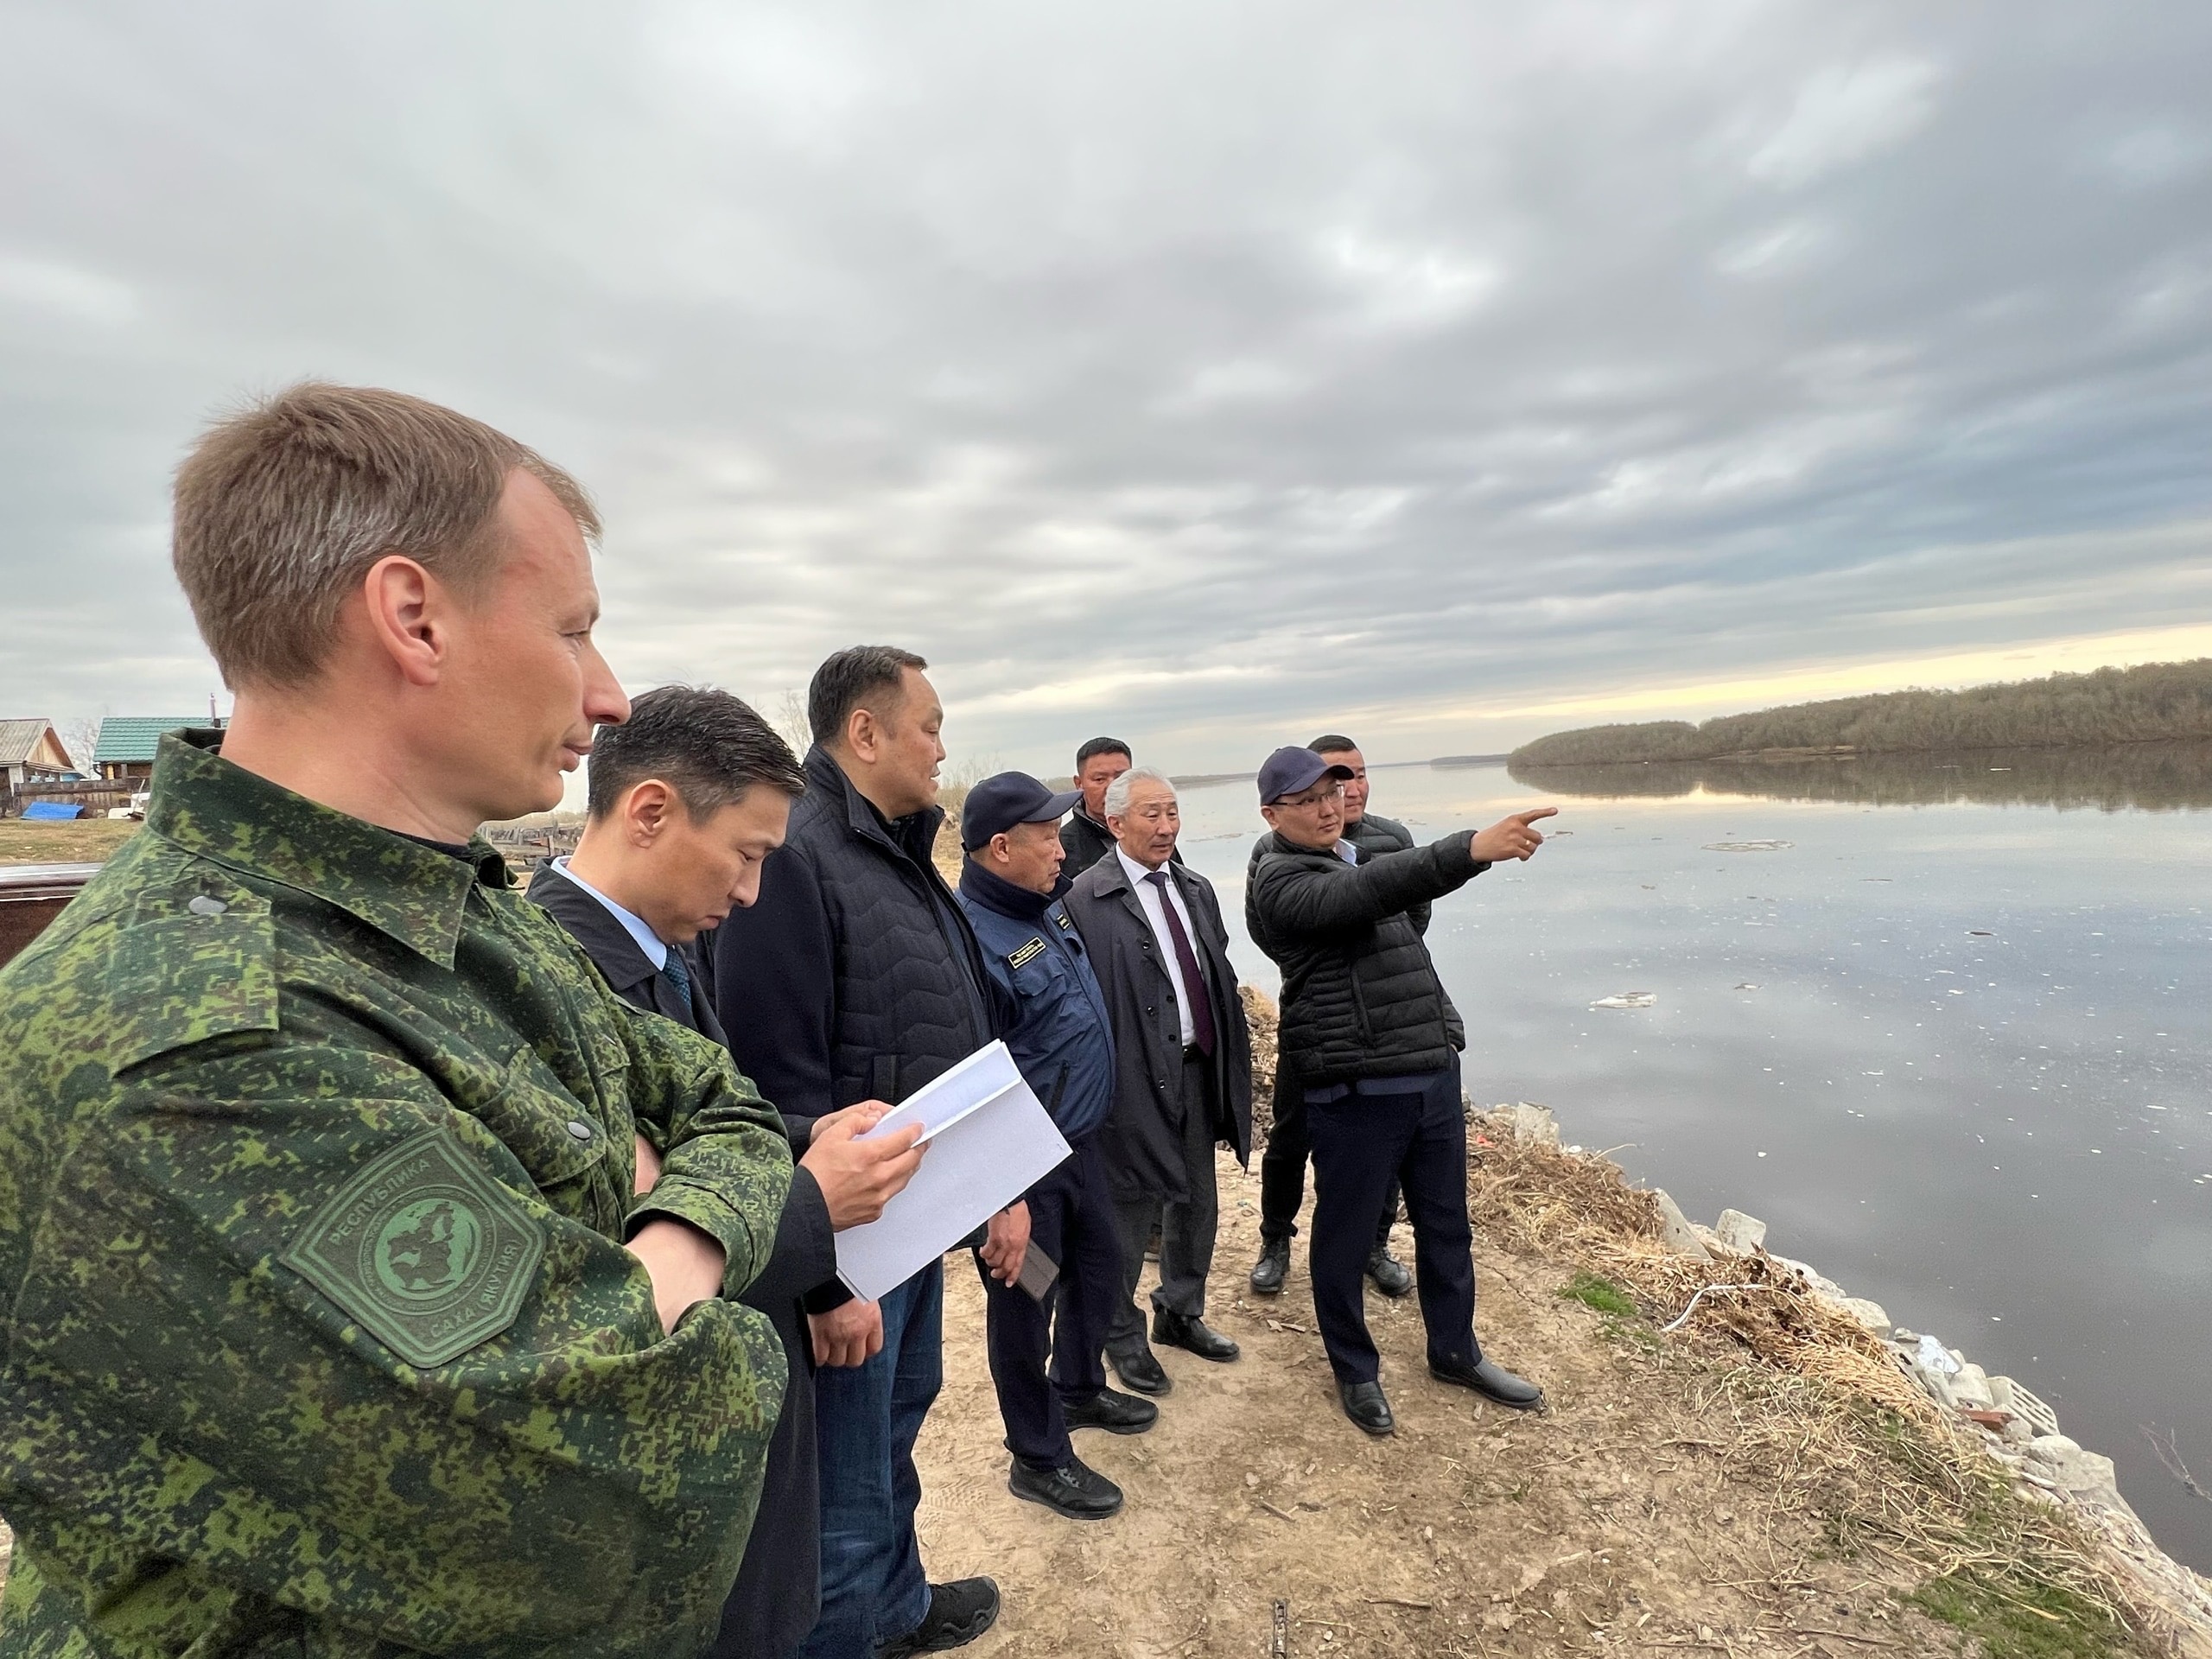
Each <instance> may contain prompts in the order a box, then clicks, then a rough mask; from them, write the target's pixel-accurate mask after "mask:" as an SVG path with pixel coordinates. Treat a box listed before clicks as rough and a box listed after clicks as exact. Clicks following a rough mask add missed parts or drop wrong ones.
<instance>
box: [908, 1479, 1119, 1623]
mask: <svg viewBox="0 0 2212 1659" xmlns="http://www.w3.org/2000/svg"><path fill="white" fill-rule="evenodd" d="M1006 1484H1007V1491H1010V1492H1012V1493H1013V1494H1014V1496H1015V1497H1026V1498H1027V1499H1028V1500H1029V1501H1030V1502H1031V1503H1042V1504H1043V1505H1044V1506H1045V1507H1046V1509H1048V1510H1052V1513H1053V1514H1055V1515H1058V1516H1065V1517H1066V1518H1067V1519H1069V1520H1071V1521H1103V1520H1104V1519H1105V1518H1106V1517H1107V1516H1109V1515H1114V1514H1116V1513H1118V1512H1119V1511H1120V1510H1121V1507H1122V1489H1121V1488H1120V1487H1118V1486H1116V1484H1114V1483H1113V1482H1112V1481H1110V1480H1109V1479H1107V1478H1106V1477H1105V1476H1103V1475H1102V1474H1100V1473H1099V1472H1098V1471H1096V1469H1093V1468H1092V1467H1091V1466H1090V1465H1089V1464H1087V1463H1085V1462H1084V1460H1083V1459H1081V1458H1077V1457H1071V1458H1069V1459H1068V1460H1067V1461H1066V1462H1065V1463H1064V1464H1062V1465H1060V1466H1059V1467H1058V1468H1057V1469H1032V1468H1031V1467H1030V1466H1029V1465H1027V1464H1026V1463H1024V1462H1022V1461H1021V1459H1019V1458H1016V1459H1014V1470H1013V1472H1012V1473H1011V1474H1009V1475H1008V1476H1007V1483H1006ZM979 1634H980V1632H979ZM924 1651H926V1649H924Z"/></svg>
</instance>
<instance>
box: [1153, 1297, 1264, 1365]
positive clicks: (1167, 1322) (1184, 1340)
mask: <svg viewBox="0 0 2212 1659" xmlns="http://www.w3.org/2000/svg"><path fill="white" fill-rule="evenodd" d="M1152 1339H1153V1340H1154V1342H1164V1343H1166V1344H1167V1345H1168V1346H1169V1347H1170V1348H1182V1349H1186V1350H1188V1351H1190V1352H1192V1353H1194V1354H1196V1355H1197V1356H1198V1357H1199V1358H1200V1359H1211V1360H1214V1361H1217V1362H1220V1363H1227V1362H1228V1361H1230V1360H1232V1359H1234V1358H1236V1356H1237V1355H1238V1354H1240V1353H1242V1352H1243V1349H1241V1348H1239V1347H1238V1346H1237V1345H1236V1344H1235V1343H1233V1342H1231V1341H1230V1339H1229V1338H1227V1337H1224V1336H1223V1335H1222V1334H1221V1332H1218V1331H1217V1330H1215V1329H1214V1328H1213V1327H1212V1326H1211V1325H1208V1324H1207V1323H1206V1322H1205V1320H1204V1319H1193V1318H1192V1317H1191V1316H1189V1315H1188V1314H1183V1313H1169V1312H1168V1311H1167V1310H1166V1308H1164V1307H1157V1308H1154V1310H1153V1313H1152Z"/></svg>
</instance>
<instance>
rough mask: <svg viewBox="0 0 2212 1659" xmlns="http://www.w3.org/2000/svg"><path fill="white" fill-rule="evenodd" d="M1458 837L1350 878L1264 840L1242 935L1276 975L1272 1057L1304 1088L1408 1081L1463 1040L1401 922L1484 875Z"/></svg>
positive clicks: (1384, 858) (1381, 860) (1423, 955)
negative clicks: (1278, 1012) (1279, 1054)
mask: <svg viewBox="0 0 2212 1659" xmlns="http://www.w3.org/2000/svg"><path fill="white" fill-rule="evenodd" d="M1470 839H1471V837H1470V836H1469V835H1468V833H1467V832H1466V831H1465V830H1461V831H1460V832H1459V833H1458V834H1457V835H1451V836H1446V837H1445V838H1444V839H1443V840H1441V841H1438V842H1431V843H1430V844H1429V845H1428V846H1426V847H1416V848H1414V849H1411V850H1410V851H1407V852H1398V853H1386V854H1383V855H1381V856H1379V857H1374V858H1370V856H1369V855H1368V854H1367V853H1366V852H1364V851H1362V852H1361V854H1360V861H1359V863H1358V864H1357V866H1354V865H1351V864H1348V863H1346V862H1345V861H1344V860H1343V859H1341V858H1339V857H1338V856H1337V855H1336V854H1335V853H1334V852H1313V851H1310V850H1308V849H1306V848H1303V847H1298V846H1294V845H1293V844H1292V843H1291V842H1287V841H1285V840H1284V839H1283V838H1282V837H1281V836H1279V835H1275V834H1273V833H1270V834H1268V835H1265V836H1261V837H1260V841H1259V844H1258V845H1257V846H1255V848H1254V849H1252V861H1251V866H1250V868H1249V871H1248V873H1247V877H1246V880H1245V884H1244V925H1245V928H1246V930H1247V931H1249V933H1250V934H1251V936H1252V940H1253V943H1254V944H1257V945H1258V946H1259V947H1260V948H1261V949H1262V950H1264V951H1266V952H1267V953H1268V956H1269V957H1272V958H1273V959H1274V963H1275V965H1276V966H1277V967H1279V968H1281V969H1282V1027H1281V1045H1282V1050H1283V1054H1284V1057H1285V1059H1286V1062H1287V1065H1289V1066H1290V1067H1291V1068H1292V1069H1294V1071H1296V1072H1297V1074H1298V1076H1299V1077H1300V1080H1301V1081H1302V1082H1304V1083H1306V1084H1332V1083H1350V1082H1352V1081H1354V1080H1356V1079H1357V1078H1360V1077H1419V1076H1421V1075H1422V1074H1424V1073H1427V1072H1430V1071H1443V1070H1444V1069H1445V1067H1446V1066H1448V1065H1451V1064H1452V1052H1453V1051H1454V1050H1455V1049H1459V1048H1464V1047H1465V1046H1466V1032H1465V1028H1464V1027H1462V1026H1461V1024H1460V1021H1459V1014H1457V1013H1456V1012H1455V1011H1454V1010H1453V1008H1452V1003H1451V1000H1450V999H1449V998H1448V997H1446V995H1444V987H1443V985H1442V983H1441V982H1440V981H1439V980H1438V979H1437V977H1436V968H1435V964H1434V963H1432V962H1430V960H1429V957H1428V947H1427V945H1426V944H1423V943H1422V942H1421V933H1420V931H1419V930H1418V929H1416V928H1415V927H1414V924H1413V919H1412V918H1411V916H1410V915H1409V914H1408V911H1409V910H1410V908H1411V907H1412V906H1414V905H1418V904H1423V903H1425V902H1427V901H1428V900H1430V899H1440V898H1442V897H1443V896H1444V895H1445V894H1446V893H1456V892H1458V891H1459V889H1460V888H1461V887H1465V886H1466V884H1467V883H1468V882H1470V881H1471V880H1474V878H1475V877H1477V876H1478V875H1480V874H1482V873H1483V872H1484V870H1486V869H1488V868H1490V866H1489V865H1487V864H1483V863H1478V862H1477V861H1475V860H1473V859H1471V858H1470V857H1469V856H1468V855H1467V846H1468V842H1469V841H1470Z"/></svg>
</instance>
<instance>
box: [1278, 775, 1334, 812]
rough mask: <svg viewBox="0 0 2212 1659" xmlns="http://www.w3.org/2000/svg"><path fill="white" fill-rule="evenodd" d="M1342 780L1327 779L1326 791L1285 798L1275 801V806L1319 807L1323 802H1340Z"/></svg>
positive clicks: (1310, 791) (1309, 792)
mask: <svg viewBox="0 0 2212 1659" xmlns="http://www.w3.org/2000/svg"><path fill="white" fill-rule="evenodd" d="M1343 798H1344V779H1341V778H1332V779H1329V786H1328V787H1327V788H1326V789H1324V790H1321V791H1319V792H1316V791H1313V790H1310V789H1309V790H1307V791H1306V792H1305V793H1304V794H1302V795H1291V796H1287V797H1285V798H1283V799H1281V800H1280V801H1277V802H1276V803H1275V804H1276V805H1277V806H1319V805H1320V804H1322V803H1323V802H1324V801H1338V800H1342V799H1343Z"/></svg>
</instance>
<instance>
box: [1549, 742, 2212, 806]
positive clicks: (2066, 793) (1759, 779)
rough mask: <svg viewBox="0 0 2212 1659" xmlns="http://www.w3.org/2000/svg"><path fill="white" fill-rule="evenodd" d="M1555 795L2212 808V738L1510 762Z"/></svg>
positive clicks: (1884, 804)
mask: <svg viewBox="0 0 2212 1659" xmlns="http://www.w3.org/2000/svg"><path fill="white" fill-rule="evenodd" d="M1509 771H1510V774H1511V776H1512V778H1513V779H1514V781H1515V782H1516V783H1520V784H1524V785H1527V786H1528V787H1529V788H1530V789H1534V790H1538V791H1542V792H1543V793H1545V794H1550V795H1581V796H1590V795H1602V796H1611V797H1622V796H1677V795H1692V794H1697V793H1700V792H1702V793H1704V794H1707V795H1739V796H1755V797H1759V798H1764V799H1768V800H1779V801H1843V802H1856V803H1859V804H1863V805H1868V806H1913V805H1931V804H1940V803H1944V802H1953V801H1961V802H1963V801H1977V802H1983V803H1986V804H1991V805H1999V806H2010V805H2019V806H2056V807H2061V808H2068V807H2094V808H2096V809H2098V810H2100V811H2105V812H2120V811H2125V810H2129V809H2131V808H2133V809H2137V810H2147V811H2152V812H2158V811H2168V810H2174V809H2176V808H2180V807H2193V806H2212V743H2131V744H2124V745H2121V746H2120V747H2113V748H2108V749H1973V750H1967V751H1964V752H1961V753H1951V754H1867V755H1860V756H1859V757H1858V758H1857V759H1855V760H1845V759H1840V758H1821V759H1816V760H1668V761H1650V762H1646V763H1642V764H1633V763H1632V764H1626V765H1619V766H1512V767H1510V768H1509Z"/></svg>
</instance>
